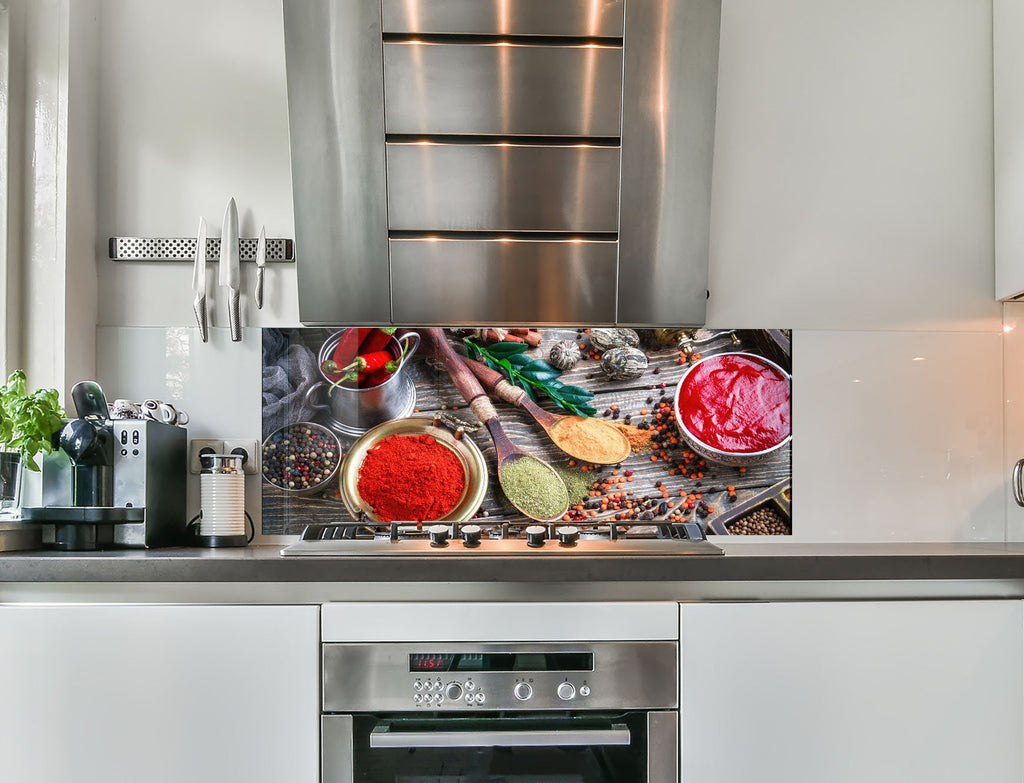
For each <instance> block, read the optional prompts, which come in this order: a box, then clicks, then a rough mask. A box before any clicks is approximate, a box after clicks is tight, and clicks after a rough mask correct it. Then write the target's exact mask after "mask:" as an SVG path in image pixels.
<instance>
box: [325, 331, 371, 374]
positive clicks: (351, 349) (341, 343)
mask: <svg viewBox="0 0 1024 783" xmlns="http://www.w3.org/2000/svg"><path fill="white" fill-rule="evenodd" d="M372 331H374V330H373V329H357V328H355V327H354V326H353V327H349V328H348V329H346V330H345V331H344V332H343V333H342V335H341V337H340V338H339V339H338V344H337V345H336V346H334V354H333V355H332V356H331V359H332V360H333V361H334V365H335V367H338V368H342V367H347V366H348V365H350V364H352V362H353V361H354V360H355V358H356V356H357V354H358V353H359V347H360V346H361V345H362V342H363V340H365V339H366V337H367V336H368V335H369V334H370V332H372ZM325 363H326V362H325ZM335 372H341V370H340V369H339V370H336V371H335Z"/></svg>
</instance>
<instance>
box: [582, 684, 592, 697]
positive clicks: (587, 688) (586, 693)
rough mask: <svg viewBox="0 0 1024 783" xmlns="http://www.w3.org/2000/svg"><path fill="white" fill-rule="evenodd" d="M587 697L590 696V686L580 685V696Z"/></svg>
mask: <svg viewBox="0 0 1024 783" xmlns="http://www.w3.org/2000/svg"><path fill="white" fill-rule="evenodd" d="M589 695H590V686H589V685H581V686H580V696H589Z"/></svg>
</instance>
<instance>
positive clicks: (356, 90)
mask: <svg viewBox="0 0 1024 783" xmlns="http://www.w3.org/2000/svg"><path fill="white" fill-rule="evenodd" d="M284 37H285V58H286V65H287V83H288V121H289V142H290V147H291V164H292V192H293V198H294V203H295V236H296V256H297V259H296V264H297V276H298V290H299V310H300V312H301V313H302V320H303V322H304V323H306V324H310V325H315V324H332V323H337V322H338V321H339V320H344V322H345V323H350V324H372V323H387V322H388V320H389V315H390V290H389V288H390V279H389V271H388V246H387V217H386V215H385V213H384V210H383V208H382V206H381V205H383V204H384V203H385V198H386V193H385V173H384V166H385V161H384V145H383V143H382V140H383V137H384V88H383V80H384V72H383V71H384V67H383V55H382V52H381V46H382V43H381V29H380V6H379V5H378V4H376V3H364V2H352V1H351V0H284Z"/></svg>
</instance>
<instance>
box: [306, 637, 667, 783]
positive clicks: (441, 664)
mask: <svg viewBox="0 0 1024 783" xmlns="http://www.w3.org/2000/svg"><path fill="white" fill-rule="evenodd" d="M322 653H323V660H322V664H323V715H322V770H323V772H322V775H323V777H322V779H323V781H324V783H356V782H358V783H625V782H626V781H628V782H629V783H675V782H676V781H677V779H678V755H679V718H678V711H677V708H678V704H677V699H678V697H677V693H678V683H677V660H678V646H677V643H676V642H674V641H662V640H649V641H613V642H561V643H552V642H514V643H445V642H438V641H431V642H424V643H407V642H384V643H327V644H324V645H323V647H322Z"/></svg>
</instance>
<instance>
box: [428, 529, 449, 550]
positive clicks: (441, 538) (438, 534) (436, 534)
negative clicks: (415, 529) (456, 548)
mask: <svg viewBox="0 0 1024 783" xmlns="http://www.w3.org/2000/svg"><path fill="white" fill-rule="evenodd" d="M427 534H428V535H429V536H430V545H431V546H448V525H431V526H430V527H428V528H427Z"/></svg>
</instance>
